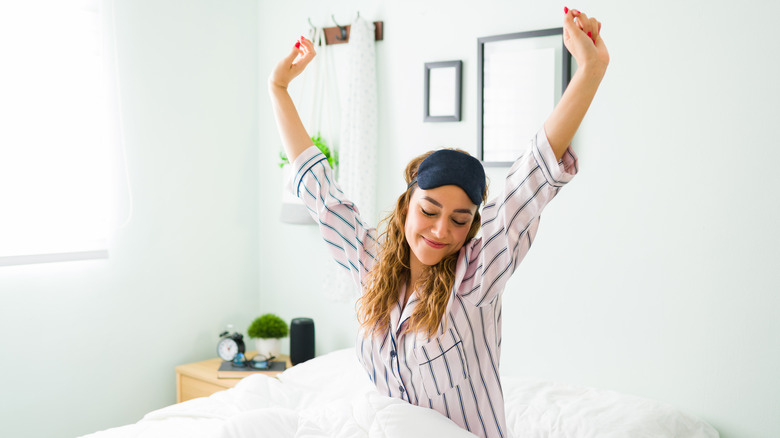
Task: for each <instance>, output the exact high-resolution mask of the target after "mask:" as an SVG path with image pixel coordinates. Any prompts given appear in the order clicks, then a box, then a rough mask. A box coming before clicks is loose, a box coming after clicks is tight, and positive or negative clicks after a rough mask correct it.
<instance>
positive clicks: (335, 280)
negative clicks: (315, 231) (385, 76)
mask: <svg viewBox="0 0 780 438" xmlns="http://www.w3.org/2000/svg"><path fill="white" fill-rule="evenodd" d="M347 49H348V56H347V60H346V62H347V66H348V68H347V72H346V76H347V77H346V82H345V83H346V87H345V89H344V95H343V100H342V101H343V105H344V106H343V108H342V113H341V142H340V145H339V177H338V181H339V185H340V186H341V189H342V190H343V191H344V193H345V194H346V195H347V196H348V197H349V199H350V200H351V201H352V202H354V203H355V205H356V206H357V207H358V209H359V210H360V215H361V217H362V218H363V221H364V222H365V223H366V224H367V225H368V226H376V224H377V221H378V218H377V212H376V184H377V178H376V168H377V153H378V151H377V137H378V130H377V129H378V128H377V90H376V51H375V43H374V24H373V23H370V22H368V21H366V20H364V19H363V18H361V17H357V19H356V20H355V22H354V23H352V28H351V30H350V35H349V42H348V43H347ZM342 87H344V86H343V85H342ZM332 272H333V274H332V275H329V276H328V277H329V278H328V279H327V280H326V287H325V290H326V291H327V294H328V295H330V296H332V297H333V298H335V299H337V300H348V299H352V298H355V297H357V296H358V292H359V291H358V287H357V286H356V285H355V284H354V282H353V281H352V278H351V277H350V276H349V275H348V273H346V272H345V271H343V270H341V268H337V267H334V268H333V270H332Z"/></svg>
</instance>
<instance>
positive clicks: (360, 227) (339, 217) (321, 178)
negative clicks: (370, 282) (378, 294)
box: [292, 146, 377, 291]
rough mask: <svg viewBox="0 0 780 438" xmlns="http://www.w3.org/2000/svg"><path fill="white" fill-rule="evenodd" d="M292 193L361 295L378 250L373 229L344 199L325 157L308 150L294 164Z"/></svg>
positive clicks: (312, 147)
mask: <svg viewBox="0 0 780 438" xmlns="http://www.w3.org/2000/svg"><path fill="white" fill-rule="evenodd" d="M293 175H294V176H293V183H292V190H293V194H295V195H296V196H297V197H298V198H299V199H301V201H303V203H304V204H305V205H306V208H307V209H308V210H309V213H310V214H311V215H312V217H313V218H314V221H315V222H317V223H318V224H319V227H320V232H321V234H322V238H323V239H324V240H325V243H326V244H327V246H328V249H329V250H330V253H331V255H332V256H333V258H334V260H335V261H336V263H338V265H339V266H341V267H342V268H343V269H346V270H347V271H349V273H350V275H351V277H352V279H353V280H354V281H355V284H357V285H358V286H359V287H360V289H361V291H362V285H363V278H364V277H365V274H367V273H368V271H369V270H370V269H371V266H372V265H373V263H374V257H375V255H376V250H377V241H376V229H375V228H369V227H367V226H366V225H365V223H364V222H363V221H362V219H361V218H360V213H359V212H358V209H357V207H355V205H354V204H353V203H352V202H351V201H349V200H347V199H345V196H344V192H342V191H341V188H340V187H339V186H338V183H337V182H336V180H335V179H334V177H333V171H332V169H331V168H330V165H329V164H328V160H327V158H325V155H323V154H322V152H320V150H319V149H317V147H316V146H311V147H309V148H308V149H306V150H305V151H304V152H303V153H301V154H300V155H299V156H298V157H297V158H296V159H295V162H294V163H293Z"/></svg>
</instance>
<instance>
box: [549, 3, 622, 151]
mask: <svg viewBox="0 0 780 438" xmlns="http://www.w3.org/2000/svg"><path fill="white" fill-rule="evenodd" d="M575 18H576V21H575ZM600 33H601V23H599V22H598V21H597V20H596V19H595V18H588V17H587V16H586V15H585V14H584V13H582V12H579V11H577V10H573V9H572V10H569V9H568V8H567V9H566V17H565V19H564V21H563V43H564V45H565V46H566V48H567V49H568V50H569V52H570V53H571V54H572V56H573V57H574V59H575V60H576V61H577V72H576V73H575V74H574V77H573V78H572V79H571V82H569V85H568V87H566V91H565V92H564V93H563V96H562V97H561V100H560V102H558V105H556V107H555V109H554V110H553V112H552V113H551V114H550V116H549V117H548V118H547V121H546V122H544V130H545V133H546V134H547V141H548V142H549V143H550V146H551V147H552V149H553V151H554V152H555V156H556V157H557V158H558V159H559V160H560V159H561V157H563V154H564V152H566V149H567V148H568V147H569V145H570V144H571V140H572V139H573V138H574V134H575V133H576V132H577V129H579V127H580V123H582V119H583V118H584V117H585V113H586V112H587V111H588V107H590V103H591V102H592V101H593V97H594V96H595V95H596V90H597V89H598V87H599V84H600V83H601V79H602V78H603V77H604V73H605V72H606V70H607V65H608V64H609V53H608V52H607V46H606V45H605V44H604V40H603V39H602V38H601V35H600Z"/></svg>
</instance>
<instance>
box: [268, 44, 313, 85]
mask: <svg viewBox="0 0 780 438" xmlns="http://www.w3.org/2000/svg"><path fill="white" fill-rule="evenodd" d="M316 55H317V52H315V51H314V45H313V44H312V43H311V41H309V40H308V39H306V38H304V37H301V38H300V39H299V40H298V41H296V43H295V47H293V50H292V51H291V52H290V54H289V55H287V56H286V57H284V59H282V60H281V61H279V64H277V65H276V68H274V71H273V72H271V76H269V77H268V85H269V86H274V87H279V88H283V89H287V86H288V85H290V82H291V81H292V80H293V79H295V77H296V76H298V75H299V74H301V73H302V72H303V70H304V69H306V66H307V65H309V63H310V62H311V60H312V59H314V57H315V56H316Z"/></svg>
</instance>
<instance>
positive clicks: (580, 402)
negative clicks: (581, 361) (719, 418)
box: [502, 377, 719, 438]
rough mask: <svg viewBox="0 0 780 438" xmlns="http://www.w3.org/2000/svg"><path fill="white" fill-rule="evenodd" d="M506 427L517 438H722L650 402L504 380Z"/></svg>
mask: <svg viewBox="0 0 780 438" xmlns="http://www.w3.org/2000/svg"><path fill="white" fill-rule="evenodd" d="M502 386H503V389H504V397H505V401H506V403H505V404H506V419H507V428H508V429H509V435H510V437H516V438H596V437H598V438H626V437H631V438H718V436H719V435H718V432H717V431H716V430H715V429H713V428H712V426H710V425H709V424H707V423H706V422H704V421H702V420H700V419H698V418H695V417H692V416H690V415H687V414H685V413H683V412H680V411H679V410H677V409H675V408H673V407H671V406H669V405H666V404H663V403H660V402H657V401H655V400H650V399H646V398H641V397H636V396H631V395H625V394H620V393H618V392H615V391H607V390H602V389H595V388H588V387H584V386H574V385H567V384H562V383H555V382H546V381H539V380H529V379H520V378H513V377H502Z"/></svg>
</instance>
